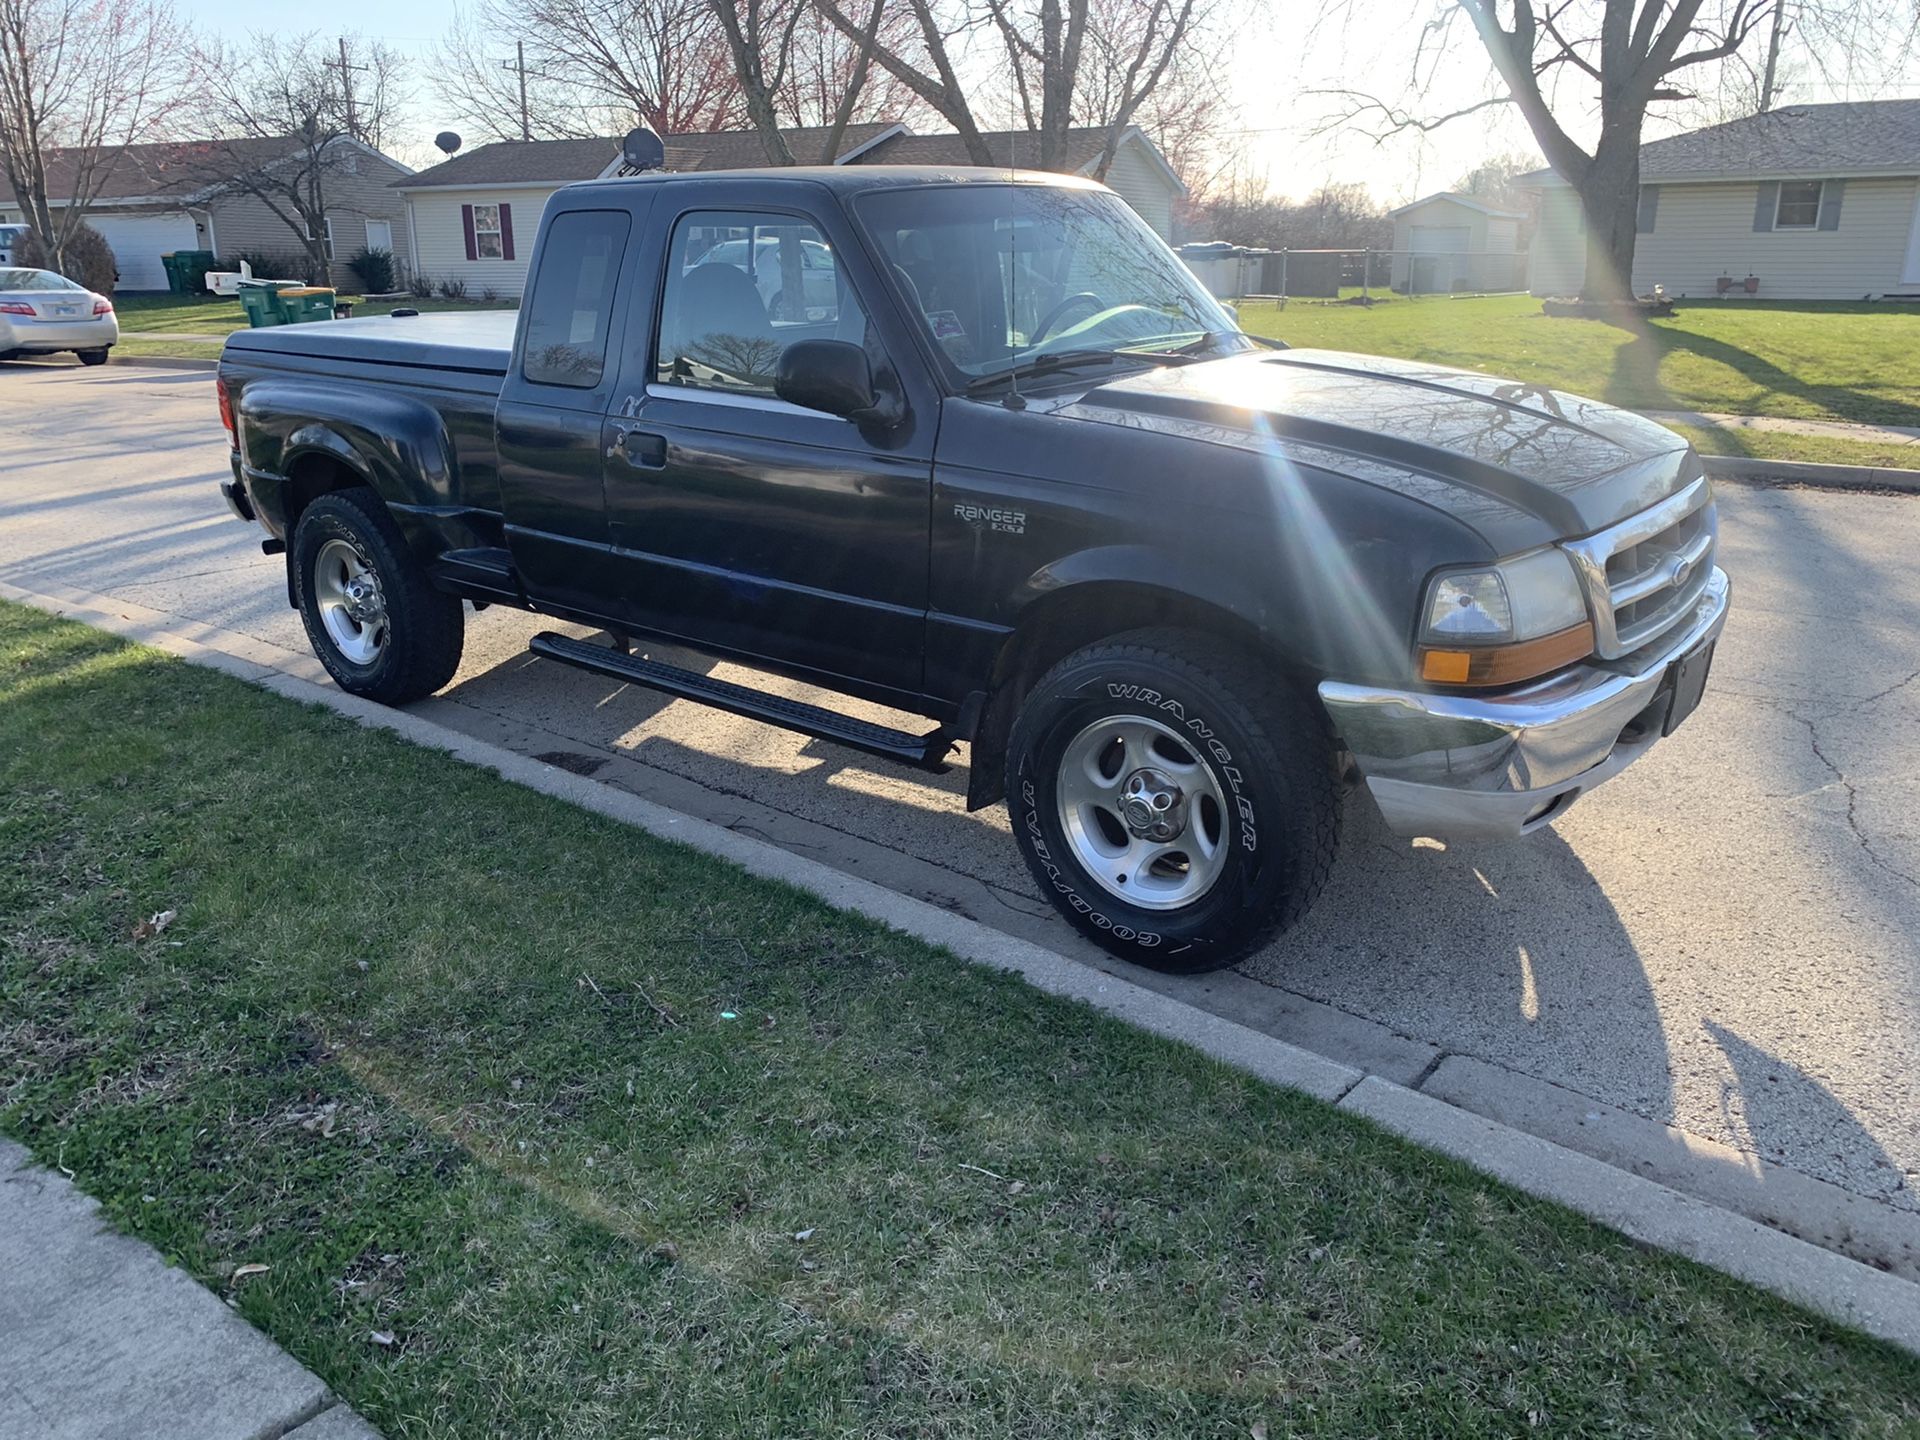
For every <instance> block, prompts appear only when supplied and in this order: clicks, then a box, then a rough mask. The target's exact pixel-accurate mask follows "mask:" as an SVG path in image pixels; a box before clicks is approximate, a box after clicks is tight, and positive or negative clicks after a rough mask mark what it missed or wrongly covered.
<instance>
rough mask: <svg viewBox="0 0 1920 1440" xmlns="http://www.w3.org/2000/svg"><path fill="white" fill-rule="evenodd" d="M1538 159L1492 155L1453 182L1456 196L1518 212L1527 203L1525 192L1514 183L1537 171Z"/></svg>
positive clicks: (1509, 154) (1528, 156)
mask: <svg viewBox="0 0 1920 1440" xmlns="http://www.w3.org/2000/svg"><path fill="white" fill-rule="evenodd" d="M1540 163H1541V162H1540V157H1539V156H1538V155H1528V154H1524V153H1521V152H1518V151H1510V152H1508V153H1507V154H1504V155H1493V156H1489V157H1488V158H1487V159H1485V160H1482V161H1481V162H1480V163H1479V164H1478V165H1476V166H1474V167H1473V168H1472V169H1471V170H1468V171H1467V172H1466V173H1465V174H1463V175H1462V176H1461V177H1460V178H1459V179H1458V180H1456V181H1454V182H1453V190H1454V192H1455V193H1456V194H1460V195H1471V196H1472V197H1473V198H1474V199H1476V200H1484V201H1485V202H1486V203H1487V204H1489V205H1493V206H1496V207H1499V208H1503V209H1507V210H1519V209H1522V208H1524V207H1525V205H1526V203H1527V196H1526V192H1525V191H1524V190H1522V189H1521V188H1520V187H1519V185H1518V184H1516V183H1515V182H1516V181H1518V180H1519V178H1520V177H1521V176H1522V175H1525V174H1528V173H1529V172H1531V171H1534V170H1538V169H1539V168H1540Z"/></svg>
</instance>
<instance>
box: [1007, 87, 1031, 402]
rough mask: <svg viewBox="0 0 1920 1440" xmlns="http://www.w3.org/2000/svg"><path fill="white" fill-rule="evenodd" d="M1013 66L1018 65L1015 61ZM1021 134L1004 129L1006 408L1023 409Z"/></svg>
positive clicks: (1010, 112) (1009, 108)
mask: <svg viewBox="0 0 1920 1440" xmlns="http://www.w3.org/2000/svg"><path fill="white" fill-rule="evenodd" d="M1016 63H1018V61H1017V59H1016ZM1007 118H1008V119H1009V120H1013V121H1016V122H1017V121H1018V119H1019V116H1018V114H1016V113H1015V111H1014V109H1013V96H1012V95H1011V94H1009V95H1008V97H1007ZM1019 138H1020V131H1019V129H1018V126H1017V124H1016V125H1015V126H1013V127H1010V128H1009V129H1008V130H1007V408H1008V409H1009V410H1024V409H1026V408H1027V400H1026V397H1025V396H1024V395H1022V394H1021V393H1020V361H1019V358H1018V357H1017V356H1016V355H1015V354H1014V345H1013V327H1014V326H1015V325H1016V324H1018V323H1019V320H1020V249H1019V246H1018V245H1016V244H1015V243H1014V241H1015V237H1016V236H1017V235H1018V234H1019V228H1018V227H1019V219H1018V217H1017V216H1016V215H1015V214H1014V206H1013V197H1014V195H1015V194H1016V193H1017V192H1016V191H1015V189H1014V183H1013V147H1014V146H1015V145H1016V144H1017V143H1019Z"/></svg>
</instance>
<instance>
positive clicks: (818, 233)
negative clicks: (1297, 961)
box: [219, 167, 1729, 971]
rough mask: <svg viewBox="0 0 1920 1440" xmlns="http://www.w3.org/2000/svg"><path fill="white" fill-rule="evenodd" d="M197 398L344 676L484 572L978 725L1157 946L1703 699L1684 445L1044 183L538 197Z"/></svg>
mask: <svg viewBox="0 0 1920 1440" xmlns="http://www.w3.org/2000/svg"><path fill="white" fill-rule="evenodd" d="M219 391H220V402H221V410H222V415H223V418H224V419H225V422H226V425H227V428H228V431H229V433H230V435H231V437H232V444H233V480H232V482H231V484H227V485H223V489H225V491H226V494H227V498H228V500H229V502H230V503H231V505H232V507H233V509H234V510H235V511H236V512H237V513H238V514H239V515H240V516H241V517H242V518H243V519H247V520H250V521H251V520H256V519H257V520H258V521H259V523H260V524H262V525H263V526H265V528H266V530H267V532H268V535H269V537H270V538H269V539H268V540H267V541H266V542H265V546H266V548H267V549H268V550H269V552H270V553H272V552H277V551H279V550H281V549H283V548H284V551H285V554H286V557H287V595H288V599H289V601H290V602H291V603H292V604H294V605H295V606H297V607H298V608H299V610H300V613H301V616H302V618H303V619H304V621H305V623H306V628H307V632H308V634H309V635H310V636H311V638H312V642H313V647H314V649H315V651H316V652H317V653H318V655H319V657H320V659H321V660H322V661H323V662H324V663H325V664H326V667H327V669H328V670H329V671H330V672H331V673H332V675H333V676H334V678H335V679H336V680H338V681H339V683H340V684H341V685H342V686H343V687H345V688H346V689H348V690H350V691H353V692H354V693H355V694H359V695H365V696H370V697H373V698H375V699H378V700H382V701H386V702H389V703H393V704H402V703H405V702H407V701H410V700H414V699H417V698H419V697H421V696H424V695H426V694H428V693H430V692H432V691H433V690H435V689H436V688H438V687H440V686H442V685H444V684H446V683H447V681H448V680H449V679H451V678H452V676H453V674H454V671H455V669H456V668H457V666H458V664H459V660H460V652H461V641H462V632H463V627H464V625H465V623H466V620H465V616H466V610H465V609H464V607H463V602H464V603H465V604H470V605H471V606H472V608H473V609H474V610H476V611H477V610H480V609H483V608H485V607H486V606H488V605H494V604H510V605H514V606H519V607H522V608H526V609H531V610H537V611H540V612H543V613H545V614H549V615H553V616H557V617H561V618H563V619H564V620H567V621H569V622H573V623H574V624H576V625H580V624H584V625H586V626H588V627H591V628H592V629H593V630H595V631H604V632H606V634H605V635H604V636H603V637H601V638H600V639H597V640H587V639H581V638H576V636H574V635H563V634H559V633H552V632H549V633H542V634H540V635H538V636H537V637H536V638H535V639H534V640H533V642H532V643H533V649H534V650H535V651H536V652H537V653H538V654H540V655H542V656H544V657H546V658H548V659H550V660H554V661H559V662H562V663H565V664H568V665H577V666H584V667H586V668H588V669H591V670H594V671H598V672H602V673H604V674H606V675H609V676H614V677H618V678H619V679H621V680H625V681H630V682H632V683H634V684H638V685H643V686H649V687H653V688H655V689H658V690H662V691H666V692H668V693H671V694H673V695H676V696H682V697H687V698H691V699H694V700H699V701H704V702H706V703H708V704H712V705H716V706H720V707H722V708H724V709H727V710H731V711H735V712H738V713H740V714H742V715H747V716H751V717H753V718H754V719H756V720H760V721H764V722H767V723H770V724H774V725H782V726H787V727H789V728H792V729H796V730H800V731H803V732H805V733H807V734H810V735H814V736H819V737H824V738H826V739H830V740H833V741H837V742H839V743H841V744H844V745H849V746H852V747H855V748H856V749H859V750H863V751H868V752H871V753H874V754H877V755H882V756H886V757H889V758H891V759H893V760H896V761H900V762H903V763H905V764H908V765H916V766H924V767H929V768H937V767H939V766H940V765H941V764H942V763H943V761H944V758H945V757H946V756H947V754H948V753H949V751H950V750H951V749H952V748H953V746H954V745H955V744H956V742H965V744H966V745H967V746H968V747H969V748H968V752H967V759H968V764H969V767H970V776H969V783H968V799H969V804H970V805H971V806H972V807H974V808H978V807H981V806H985V805H990V804H993V803H995V802H997V801H999V800H1001V799H1003V798H1005V799H1007V800H1008V803H1009V806H1010V809H1011V812H1012V820H1013V831H1014V835H1015V838H1016V840H1017V842H1018V844H1019V845H1020V847H1021V849H1022V851H1023V852H1024V853H1025V856H1026V859H1027V863H1028V865H1029V866H1030V867H1031V869H1032V871H1033V874H1034V876H1035V879H1036V881H1037V882H1038V884H1039V886H1040V888H1041V889H1042V890H1043V891H1044V892H1045V893H1046V894H1047V895H1049V896H1050V897H1051V898H1052V899H1053V900H1054V902H1055V903H1056V904H1057V905H1058V906H1059V908H1060V909H1061V911H1062V912H1063V913H1064V914H1065V915H1066V916H1067V918H1068V919H1070V920H1071V921H1072V922H1073V923H1074V924H1075V925H1076V926H1078V927H1079V928H1080V929H1081V930H1082V931H1084V932H1085V933H1087V934H1088V935H1090V936H1092V937H1093V938H1094V939H1095V940H1097V941H1099V942H1100V943H1102V944H1103V945H1105V946H1107V947H1108V948H1109V949H1110V950H1112V951H1114V952H1115V953H1118V954H1121V955H1124V956H1126V957H1128V958H1130V959H1133V960H1137V961H1140V962H1142V963H1144V964H1147V965H1152V966H1155V967H1158V968H1161V969H1167V970H1188V971H1191V970H1201V969H1206V968H1210V967H1212V966H1216V965H1220V964H1224V963H1227V962H1228V961H1230V960H1232V959H1234V958H1236V957H1237V956H1239V955H1242V954H1244V953H1245V952H1247V951H1248V950H1249V949H1251V948H1252V947H1254V946H1257V945H1260V944H1262V943H1264V942H1265V941H1266V940H1267V939H1269V938H1270V937H1271V936H1272V935H1274V934H1275V933H1276V932H1277V931H1278V930H1279V929H1281V928H1282V927H1284V926H1286V925H1287V924H1289V923H1290V922H1292V921H1293V920H1295V919H1296V918H1297V917H1299V916H1300V915H1301V914H1302V913H1304V912H1305V910H1306V909H1307V907H1308V905H1309V904H1310V903H1311V902H1312V901H1313V899H1314V897H1315V895H1316V893H1317V892H1318V891H1319V890H1320V888H1321V886H1322V884H1323V882H1324V881H1325V880H1326V878H1327V875H1328V872H1329V869H1330V867H1331V865H1332V861H1333V856H1334V849H1335V838H1336V818H1337V802H1338V799H1339V795H1340V791H1341V788H1342V786H1343V785H1345V784H1347V783H1349V782H1351V781H1355V780H1358V781H1362V782H1364V784H1365V786H1366V787H1367V789H1368V790H1369V791H1370V793H1371V795H1372V798H1373V800H1374V802H1375V803H1377V804H1378V805H1379V807H1380V809H1381V811H1382V812H1383V814H1384V816H1385V818H1386V820H1387V822H1388V824H1389V825H1390V826H1391V827H1392V828H1393V829H1394V830H1395V831H1397V832H1399V833H1402V834H1408V835H1429V836H1439V837H1444V838H1449V839H1482V838H1498V837H1507V836H1518V835H1522V834H1525V833H1527V832H1529V831H1531V830H1534V829H1537V828H1538V827H1540V826H1542V825H1545V824H1547V823H1549V822H1550V821H1552V820H1553V819H1554V818H1555V817H1557V816H1558V815H1560V814H1561V813H1562V812H1563V811H1564V810H1565V809H1566V808H1567V806H1568V805H1569V804H1571V803H1572V802H1573V800H1574V799H1575V797H1577V796H1578V795H1580V794H1582V793H1583V792H1585V791H1587V790H1590V789H1592V788H1593V787H1594V786H1595V785H1597V784H1599V783H1600V782H1601V781H1603V780H1605V779H1607V778H1608V777H1609V776H1611V775H1613V774H1614V773H1615V772H1617V771H1618V770H1619V769H1620V768H1621V767H1622V766H1624V765H1626V764H1627V763H1628V762H1630V761H1631V760H1633V759H1634V758H1636V757H1637V756H1639V755H1641V754H1642V753H1644V752H1645V751H1646V749H1647V748H1648V747H1649V746H1650V745H1652V744H1653V743H1654V742H1655V741H1656V740H1657V739H1658V738H1659V737H1660V736H1662V735H1664V734H1667V733H1670V732H1671V731H1672V730H1673V728H1674V727H1675V726H1677V725H1678V724H1680V723H1681V721H1683V720H1684V719H1686V717H1687V716H1688V714H1689V713H1691V711H1692V710H1693V709H1694V707H1695V706H1696V705H1697V704H1698V702H1699V700H1700V696H1701V691H1702V687H1703V686H1704V684H1705V682H1706V677H1707V668H1708V665H1709V664H1710V662H1711V659H1712V655H1713V647H1714V642H1715V639H1716V637H1717V636H1718V635H1719V633H1720V629H1721V626H1722V624H1723V622H1724V619H1725V615H1726V609H1727V603H1728V594H1729V591H1728V584H1727V578H1726V576H1725V575H1724V573H1722V572H1721V571H1720V570H1719V569H1718V568H1716V566H1715V565H1714V558H1715V555H1714V547H1715V534H1716V532H1715V514H1714V504H1713V496H1712V491H1711V488H1710V486H1709V484H1708V481H1707V480H1706V478H1705V477H1704V475H1703V473H1702V469H1701V465H1700V462H1699V460H1698V458H1697V457H1696V456H1695V455H1694V453H1693V451H1692V450H1690V449H1689V448H1688V447H1687V446H1686V445H1685V444H1684V443H1683V442H1681V441H1680V440H1678V439H1677V438H1675V437H1674V436H1673V435H1672V434H1671V433H1670V432H1668V431H1666V430H1664V429H1661V428H1660V427H1658V426H1656V425H1654V424H1652V423H1651V422H1649V421H1646V420H1642V419H1639V418H1637V417H1635V416H1633V415H1630V414H1626V413H1623V412H1621V411H1618V410H1614V409H1611V408H1609V407H1607V406H1604V405H1600V404H1596V403H1594V402H1593V401H1590V400H1582V399H1579V398H1577V397H1575V396H1572V395H1565V394H1561V393H1558V392H1556V391H1550V390H1544V389H1541V388H1538V387H1535V386H1529V385H1521V384H1515V383H1511V382H1508V381H1503V380H1499V379H1494V378H1491V377H1489V376H1485V375H1480V374H1472V373H1464V372H1457V371H1451V370H1446V369H1441V368H1437V367H1435V366H1432V365H1423V364H1411V363H1406V362H1402V361H1395V360H1385V359H1378V358H1373V357H1365V356H1355V355H1346V354H1338V353H1333V352H1327V351H1311V350H1289V349H1286V348H1284V347H1279V346H1275V345H1273V344H1271V343H1270V342H1262V341H1257V340H1254V339H1253V338H1251V337H1249V336H1246V335H1244V334H1242V333H1241V332H1240V330H1239V328H1238V325H1237V323H1236V318H1235V316H1234V314H1233V313H1232V312H1231V311H1229V310H1228V309H1226V308H1225V307H1223V306H1222V305H1221V304H1220V303H1219V302H1218V301H1216V300H1215V299H1214V298H1213V297H1212V296H1211V295H1209V294H1208V293H1207V291H1206V289H1205V288H1204V287H1203V286H1201V285H1200V284H1199V283H1198V282H1197V281H1196V280H1195V279H1194V277H1193V275H1192V274H1191V273H1190V272H1189V271H1187V270H1186V268H1185V267H1184V266H1183V265H1182V264H1181V263H1180V261H1179V260H1178V259H1177V258H1176V257H1175V256H1174V255H1173V254H1172V253H1171V252H1170V251H1169V250H1168V249H1167V248H1166V246H1165V245H1164V244H1162V243H1161V241H1160V240H1159V238H1158V237H1157V236H1155V235H1154V234H1153V232H1152V231H1151V230H1150V229H1148V228H1147V227H1146V225H1145V224H1143V223H1142V222H1141V221H1140V220H1139V219H1138V218H1137V217H1136V216H1135V215H1134V214H1133V213H1132V211H1130V210H1129V209H1128V208H1127V207H1126V205H1125V204H1123V203H1122V202H1121V201H1120V200H1119V199H1118V197H1116V196H1115V195H1114V194H1112V192H1110V191H1108V190H1106V189H1105V188H1103V187H1101V186H1099V185H1095V184H1091V183H1087V182H1082V181H1078V180H1072V179H1066V178H1063V177H1061V176H1057V175H1036V174H1023V173H1010V172H1006V171H984V170H916V169H908V168H888V167H874V168H871V169H865V168H859V167H848V168H836V169H818V170H809V169H790V170H778V171H742V172H737V173H723V174H693V175H641V176H636V177H633V178H627V179H616V180H605V181H597V182H594V183H591V184H584V185H575V186H571V187H569V188H567V189H565V190H563V191H561V192H559V193H558V194H557V195H555V196H554V198H553V200H552V201H551V202H550V203H549V205H548V207H547V211H546V215H545V217H544V218H543V220H542V222H541V226H540V234H539V239H538V242H537V244H536V245H535V247H534V253H533V258H532V266H531V271H530V282H529V286H528V290H527V295H526V300H525V303H524V305H523V307H522V308H521V310H520V311H519V313H518V315H517V317H516V316H515V315H512V314H506V313H500V314H467V315H420V316H395V317H393V318H383V319H365V320H349V321H342V322H334V323H328V324H315V325H302V326H298V327H292V328H286V329H270V330H255V331H241V332H240V333H239V334H237V335H235V336H234V337H233V338H232V339H231V340H230V341H229V342H228V344H227V347H226V352H225V355H224V356H223V358H222V360H221V366H220V374H219ZM649 639H653V640H656V641H660V642H668V641H670V642H672V643H673V644H674V645H677V646H683V647H690V648H693V649H695V650H697V651H700V652H702V653H705V654H709V655H712V656H715V657H720V658H724V659H727V660H731V661H735V662H739V663H742V664H745V665H748V666H751V667H754V668H756V669H759V670H762V671H768V672H776V673H779V674H782V675H786V676H791V677H798V678H801V679H804V680H806V681H810V682H812V683H813V684H815V685H817V686H819V687H821V688H823V689H825V690H828V691H832V692H835V693H838V694H842V695H848V696H854V697H860V698H863V699H866V700H870V701H875V702H879V703H882V704H884V705H887V706H890V707H892V708H894V709H896V710H900V711H905V712H908V713H911V714H917V715H924V716H926V717H928V718H929V720H930V721H931V722H932V724H931V727H930V728H929V729H928V730H927V731H926V732H925V733H922V734H915V733H908V732H905V731H899V730H894V729H889V728H885V727H881V726H877V725H874V724H871V723H868V722H866V721H862V720H860V719H857V718H854V717H852V716H849V715H845V714H842V713H839V712H837V711H836V710H834V709H832V708H829V707H825V706H810V705H800V704H796V703H794V702H792V701H790V700H787V699H783V698H780V697H777V696H774V695H771V694H768V693H765V692H764V691H761V690H758V689H754V688H751V687H747V686H741V685H735V684H729V683H725V682H722V681H719V680H716V679H714V678H712V677H710V676H707V675H704V674H700V673H696V672H694V671H691V670H688V669H683V668H677V667H674V666H671V665H668V664H665V663H663V662H662V661H660V660H658V659H651V658H648V657H647V654H646V651H645V645H646V641H647V640H649ZM636 640H637V641H639V644H638V645H636V643H635V642H636Z"/></svg>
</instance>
